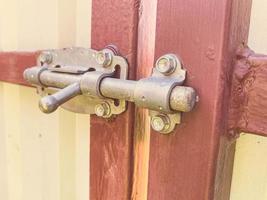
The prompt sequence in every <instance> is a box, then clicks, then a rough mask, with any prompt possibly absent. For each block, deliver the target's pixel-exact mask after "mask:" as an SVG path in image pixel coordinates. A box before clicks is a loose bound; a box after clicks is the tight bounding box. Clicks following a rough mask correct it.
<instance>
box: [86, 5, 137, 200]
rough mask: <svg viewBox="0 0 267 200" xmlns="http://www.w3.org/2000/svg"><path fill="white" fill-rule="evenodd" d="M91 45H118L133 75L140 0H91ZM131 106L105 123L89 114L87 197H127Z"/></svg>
mask: <svg viewBox="0 0 267 200" xmlns="http://www.w3.org/2000/svg"><path fill="white" fill-rule="evenodd" d="M92 3H93V7H92V48H94V49H102V48H104V47H105V46H106V45H108V44H114V45H116V46H117V47H118V49H119V51H120V53H121V54H122V55H123V56H124V57H126V58H127V60H128V62H129V66H130V73H129V77H130V79H134V78H135V73H136V57H137V27H138V11H139V1H136V0H126V1H121V0H93V1H92ZM133 133H134V108H133V106H132V105H128V109H127V112H125V113H124V114H122V115H119V116H117V118H116V119H113V120H110V121H109V122H107V121H106V120H104V119H101V118H99V117H94V116H92V117H91V130H90V135H91V136H90V137H91V138H90V142H91V145H90V199H92V200H128V199H130V195H131V188H132V173H133V152H132V149H133Z"/></svg>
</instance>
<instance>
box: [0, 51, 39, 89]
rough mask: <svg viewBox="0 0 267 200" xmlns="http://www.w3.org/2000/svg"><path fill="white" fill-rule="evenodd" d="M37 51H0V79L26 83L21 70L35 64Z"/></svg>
mask: <svg viewBox="0 0 267 200" xmlns="http://www.w3.org/2000/svg"><path fill="white" fill-rule="evenodd" d="M38 54H39V53H37V52H0V70H1V73H0V81H5V82H10V83H14V84H21V85H28V84H27V83H26V82H25V81H24V79H23V71H24V70H25V69H26V68H27V67H31V66H34V65H36V59H37V57H38Z"/></svg>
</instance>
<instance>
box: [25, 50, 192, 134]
mask: <svg viewBox="0 0 267 200" xmlns="http://www.w3.org/2000/svg"><path fill="white" fill-rule="evenodd" d="M127 75H128V63H127V61H126V60H125V59H124V58H123V57H121V56H119V55H118V52H117V50H116V48H115V47H114V46H108V47H107V48H105V49H103V50H101V51H96V50H92V49H87V48H65V49H59V50H49V51H44V52H42V53H41V54H40V56H39V58H38V63H37V66H35V67H31V68H28V69H26V70H25V71H24V78H25V79H26V80H27V81H28V82H29V83H31V84H32V85H34V86H36V87H37V92H38V94H40V95H41V96H42V98H41V100H40V102H39V107H40V109H41V110H42V111H43V112H44V113H51V112H53V111H55V110H56V109H57V108H58V107H59V106H62V107H63V108H65V109H67V110H70V111H72V112H76V113H84V114H96V115H97V116H99V117H103V118H110V117H111V116H113V115H118V114H120V113H122V112H124V111H125V110H126V101H131V102H134V103H135V104H136V105H137V106H140V107H144V108H148V109H150V116H151V125H152V128H153V129H154V130H156V131H158V132H161V133H164V134H167V133H170V132H172V131H173V130H174V128H175V125H176V124H179V123H180V122H181V112H189V111H191V110H192V109H193V107H194V105H195V103H196V100H197V95H196V92H195V90H194V89H193V88H191V87H184V86H182V85H183V83H184V80H185V76H186V71H185V70H184V69H182V65H181V62H180V61H179V59H178V58H177V57H176V56H175V55H173V54H167V55H165V56H162V57H160V58H159V59H158V60H157V62H156V67H154V68H153V70H152V75H151V77H148V78H144V79H141V80H139V81H133V80H127Z"/></svg>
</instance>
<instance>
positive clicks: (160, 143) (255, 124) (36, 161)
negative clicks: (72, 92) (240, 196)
mask: <svg viewBox="0 0 267 200" xmlns="http://www.w3.org/2000/svg"><path fill="white" fill-rule="evenodd" d="M0 3H1V10H0V11H1V19H0V20H1V21H0V22H1V26H0V27H1V31H0V36H1V37H0V38H1V43H0V47H1V50H3V52H2V53H1V54H0V67H1V72H0V80H1V81H5V82H9V83H12V84H20V85H27V84H26V82H24V80H23V78H22V72H23V70H24V69H25V68H27V67H29V66H33V65H35V61H36V58H37V56H38V55H39V50H42V49H48V48H63V47H68V46H84V47H89V46H91V47H92V48H94V49H102V48H104V47H105V46H106V45H108V44H114V45H116V46H117V47H118V48H119V50H120V53H121V55H123V56H124V57H125V58H126V59H127V61H128V63H129V66H130V70H129V79H131V80H135V79H140V78H143V77H147V76H149V75H150V73H151V69H152V66H154V65H155V60H156V59H157V58H158V57H160V56H162V55H164V54H166V53H174V54H177V55H179V56H180V58H181V59H182V60H183V64H184V67H185V68H186V70H187V79H186V83H185V85H187V86H190V87H193V88H195V89H196V90H197V93H198V95H199V102H198V103H197V106H196V107H195V109H194V110H193V112H190V113H186V114H183V115H182V123H181V125H179V126H178V127H177V128H176V129H175V131H174V132H173V133H172V134H170V135H162V134H159V133H157V132H155V131H152V130H151V128H150V118H149V115H148V111H147V110H145V109H141V108H137V107H135V106H134V105H133V104H129V105H128V108H127V111H126V112H125V113H123V114H121V115H119V116H118V117H116V119H114V120H112V121H106V120H104V119H102V118H99V117H96V116H91V117H90V119H89V116H86V115H85V116H81V115H77V114H73V113H69V112H68V111H65V110H59V111H58V112H56V113H55V114H52V115H48V116H43V115H42V114H41V113H39V112H38V111H37V98H38V97H37V96H35V97H34V98H33V96H34V95H35V94H34V90H33V89H32V88H31V89H30V88H25V87H24V86H18V85H11V84H7V83H0V109H1V110H0V113H4V114H0V120H1V121H2V124H3V125H1V126H0V131H1V133H4V134H0V137H1V138H0V140H1V141H0V145H2V146H4V148H3V149H4V150H5V151H2V152H0V155H1V157H0V162H1V161H3V163H4V162H6V161H7V162H8V165H7V166H6V165H1V164H0V166H1V167H2V168H3V169H2V170H0V175H1V176H3V177H5V178H4V179H3V180H5V182H0V183H1V184H2V185H3V187H1V190H0V192H1V193H2V194H3V198H5V199H8V200H9V199H10V200H13V199H64V200H66V199H70V200H73V199H77V200H78V199H79V200H80V199H81V200H82V199H89V198H90V199H92V200H102V199H103V200H107V199H109V200H113V199H114V200H126V199H135V200H145V199H149V200H198V199H201V200H202V199H205V200H206V199H207V200H208V199H216V200H226V199H229V197H230V188H231V180H232V171H233V160H234V152H235V141H236V138H237V136H238V135H239V134H240V133H241V132H253V133H255V134H259V135H264V136H265V135H266V133H267V131H266V130H267V126H266V123H265V121H266V114H265V113H266V108H267V105H266V104H267V101H266V87H265V85H266V82H267V80H266V71H267V70H266V63H267V62H266V60H267V59H266V56H262V55H261V56H260V55H258V54H255V53H254V52H252V51H250V50H249V49H248V47H247V46H246V44H247V39H248V32H249V31H248V30H249V20H250V10H251V1H242V0H215V1H213V2H210V1H208V0H191V1H184V0H158V1H136V0H128V1H120V0H93V1H92V2H90V1H89V0H71V1H67V2H66V1H59V0H58V1H52V0H48V1H45V2H43V1H39V0H38V1H36V0H35V1H34V0H27V1H25V2H23V3H22V2H20V1H18V0H12V1H7V0H0ZM2 5H3V6H2ZM91 8H92V9H91ZM91 10H92V13H91ZM2 16H3V17H2ZM7 51H9V52H7ZM251 80H252V81H251ZM251 91H256V93H255V92H251ZM258 111H259V112H258ZM89 136H90V143H89ZM33 144H34V145H33ZM89 152H90V155H89ZM89 163H90V166H89ZM44 166H45V167H44ZM51 171H52V172H51ZM40 174H42V175H40ZM89 177H90V178H89ZM29 179H31V180H32V181H31V182H30V183H31V184H27V183H26V181H27V180H29ZM0 186H1V185H0ZM43 187H45V188H46V189H45V190H43V189H42V188H43ZM14 188H16V192H13V190H14ZM88 188H89V189H88ZM89 193H90V197H89ZM2 194H1V195H2Z"/></svg>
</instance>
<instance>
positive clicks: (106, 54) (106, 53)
mask: <svg viewBox="0 0 267 200" xmlns="http://www.w3.org/2000/svg"><path fill="white" fill-rule="evenodd" d="M112 59H113V53H112V52H111V50H109V49H104V50H102V51H99V52H97V54H96V61H97V63H98V64H100V65H102V66H103V67H108V66H110V64H111V63H112Z"/></svg>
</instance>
